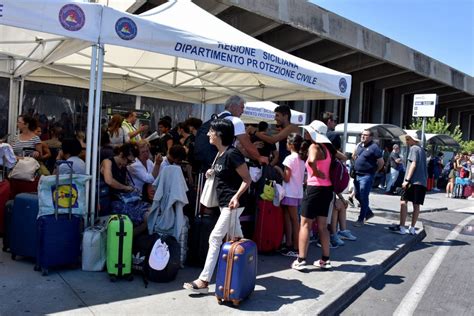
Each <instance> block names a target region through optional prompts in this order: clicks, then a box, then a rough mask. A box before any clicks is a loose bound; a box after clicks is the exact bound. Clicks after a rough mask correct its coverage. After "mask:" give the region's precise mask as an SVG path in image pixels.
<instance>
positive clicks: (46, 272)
mask: <svg viewBox="0 0 474 316" xmlns="http://www.w3.org/2000/svg"><path fill="white" fill-rule="evenodd" d="M48 274H49V272H48V269H44V268H41V275H42V276H48Z"/></svg>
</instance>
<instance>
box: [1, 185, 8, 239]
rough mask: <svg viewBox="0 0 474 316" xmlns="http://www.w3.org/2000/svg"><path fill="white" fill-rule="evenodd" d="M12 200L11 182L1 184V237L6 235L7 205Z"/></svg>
mask: <svg viewBox="0 0 474 316" xmlns="http://www.w3.org/2000/svg"><path fill="white" fill-rule="evenodd" d="M9 199H10V182H8V180H3V181H1V182H0V235H2V236H3V235H4V234H5V222H4V220H3V219H4V217H5V215H4V214H5V204H7V201H8V200H9Z"/></svg>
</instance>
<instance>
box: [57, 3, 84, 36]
mask: <svg viewBox="0 0 474 316" xmlns="http://www.w3.org/2000/svg"><path fill="white" fill-rule="evenodd" d="M59 23H61V25H62V26H63V27H64V28H65V29H66V30H68V31H73V32H74V31H79V30H80V29H82V27H83V26H84V24H85V23H86V15H85V14H84V11H82V9H81V8H80V7H79V6H78V5H75V4H66V5H65V6H63V7H62V8H61V10H59Z"/></svg>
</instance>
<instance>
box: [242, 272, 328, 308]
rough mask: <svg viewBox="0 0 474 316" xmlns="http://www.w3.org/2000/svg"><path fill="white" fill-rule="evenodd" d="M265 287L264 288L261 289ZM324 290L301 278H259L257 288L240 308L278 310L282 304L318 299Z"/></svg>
mask: <svg viewBox="0 0 474 316" xmlns="http://www.w3.org/2000/svg"><path fill="white" fill-rule="evenodd" d="M260 287H263V288H264V289H263V290H262V289H260ZM322 294H323V292H322V291H319V290H317V289H313V288H310V287H308V286H306V285H304V284H303V282H301V281H300V280H288V279H282V278H278V277H275V276H268V277H264V278H261V279H257V287H256V290H255V291H254V292H253V293H252V295H251V296H250V298H249V299H248V300H246V301H244V302H242V305H241V306H240V308H239V310H243V311H253V312H263V311H268V312H272V311H277V310H279V309H280V308H281V306H282V305H286V304H292V303H294V302H297V301H300V300H307V299H314V300H316V299H318V297H319V296H320V295H322Z"/></svg>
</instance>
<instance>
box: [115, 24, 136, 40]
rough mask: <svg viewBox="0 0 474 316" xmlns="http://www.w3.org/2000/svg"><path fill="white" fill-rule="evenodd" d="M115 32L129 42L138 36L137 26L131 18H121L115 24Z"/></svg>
mask: <svg viewBox="0 0 474 316" xmlns="http://www.w3.org/2000/svg"><path fill="white" fill-rule="evenodd" d="M115 32H116V33H117V35H118V36H119V37H120V38H121V39H123V40H125V41H129V40H132V39H134V38H135V36H137V25H136V24H135V22H133V20H132V19H130V18H120V19H118V20H117V23H115Z"/></svg>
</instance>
